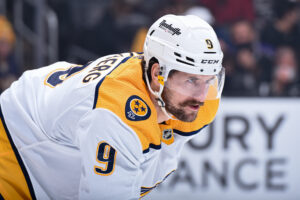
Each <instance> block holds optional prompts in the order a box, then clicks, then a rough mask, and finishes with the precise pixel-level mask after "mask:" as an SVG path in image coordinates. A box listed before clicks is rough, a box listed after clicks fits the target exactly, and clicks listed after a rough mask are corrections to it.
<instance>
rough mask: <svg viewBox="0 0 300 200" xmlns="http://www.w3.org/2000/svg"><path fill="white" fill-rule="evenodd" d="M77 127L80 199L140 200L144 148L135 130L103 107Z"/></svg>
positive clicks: (93, 111)
mask: <svg viewBox="0 0 300 200" xmlns="http://www.w3.org/2000/svg"><path fill="white" fill-rule="evenodd" d="M77 127H78V129H77V134H78V146H79V148H80V151H81V156H82V169H81V180H80V188H79V199H139V198H140V188H141V177H142V176H141V174H142V171H141V169H140V163H141V162H142V160H141V159H142V153H141V152H142V147H141V145H140V142H139V139H138V137H137V136H136V134H135V133H134V132H133V130H132V129H131V128H129V127H128V126H127V125H126V124H124V123H123V122H122V121H121V120H120V119H119V118H118V117H117V116H116V115H115V114H114V113H112V112H111V111H109V110H107V109H102V108H100V109H94V110H92V111H90V112H89V113H88V114H86V115H85V116H84V117H83V118H82V119H81V120H80V121H79V123H78V124H77Z"/></svg>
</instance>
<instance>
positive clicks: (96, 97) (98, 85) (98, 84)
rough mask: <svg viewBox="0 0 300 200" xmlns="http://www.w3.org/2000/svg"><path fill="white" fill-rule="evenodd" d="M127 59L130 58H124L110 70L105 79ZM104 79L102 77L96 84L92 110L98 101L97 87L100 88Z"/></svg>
mask: <svg viewBox="0 0 300 200" xmlns="http://www.w3.org/2000/svg"><path fill="white" fill-rule="evenodd" d="M129 58H131V57H130V56H129V57H126V58H124V59H123V60H122V61H121V62H120V63H119V64H118V65H117V66H116V67H115V68H114V69H113V70H111V72H109V73H108V74H106V75H105V77H106V76H107V75H109V74H110V73H112V72H113V71H114V70H115V69H117V67H119V66H120V65H121V64H122V63H124V62H126V61H127V60H128V59H129ZM105 77H103V78H102V79H101V80H100V81H99V83H97V86H96V91H95V99H94V105H93V109H95V108H96V104H97V100H98V94H99V91H98V90H99V87H100V86H101V84H102V82H103V81H104V79H105Z"/></svg>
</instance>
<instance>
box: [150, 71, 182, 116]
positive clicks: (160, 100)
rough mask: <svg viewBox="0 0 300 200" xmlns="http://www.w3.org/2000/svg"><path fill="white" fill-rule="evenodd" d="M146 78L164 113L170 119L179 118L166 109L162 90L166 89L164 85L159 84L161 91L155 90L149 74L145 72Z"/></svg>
mask: <svg viewBox="0 0 300 200" xmlns="http://www.w3.org/2000/svg"><path fill="white" fill-rule="evenodd" d="M145 79H146V83H147V86H148V89H149V90H150V92H151V93H152V94H153V95H154V96H155V97H156V100H157V104H158V105H159V107H160V108H161V110H162V111H163V113H164V114H165V115H166V116H167V117H168V118H169V119H173V120H177V118H175V117H174V116H173V115H172V114H170V113H168V112H167V110H166V104H165V102H164V100H163V99H162V97H161V94H162V91H163V89H164V86H163V85H161V84H160V86H159V91H158V92H156V91H153V90H152V88H151V86H150V82H149V78H148V76H147V74H146V73H145Z"/></svg>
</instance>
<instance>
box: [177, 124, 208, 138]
mask: <svg viewBox="0 0 300 200" xmlns="http://www.w3.org/2000/svg"><path fill="white" fill-rule="evenodd" d="M206 126H207V125H204V126H203V127H202V128H200V129H198V130H196V131H192V132H182V131H180V130H177V129H174V130H173V132H174V133H177V134H178V135H181V136H191V135H195V134H197V133H198V132H199V131H201V130H202V129H204V128H205V127H206Z"/></svg>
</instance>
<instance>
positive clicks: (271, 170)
mask: <svg viewBox="0 0 300 200" xmlns="http://www.w3.org/2000/svg"><path fill="white" fill-rule="evenodd" d="M168 13H173V14H193V15H197V16H199V17H201V18H203V19H204V20H206V21H207V22H208V23H210V24H211V25H212V26H213V27H214V29H215V31H216V33H217V35H218V37H219V39H220V42H221V46H222V49H223V52H224V61H223V66H224V67H225V68H226V81H225V86H224V91H223V99H222V104H221V106H220V111H219V113H218V117H217V119H216V120H215V122H214V123H213V125H212V126H210V128H207V130H204V131H203V132H204V134H199V135H197V136H196V137H195V138H194V139H193V140H192V141H191V142H189V143H188V145H187V147H186V148H185V149H184V152H183V156H182V158H181V162H180V164H179V165H180V169H181V170H177V171H176V172H174V174H175V175H173V176H170V178H168V179H169V180H166V181H165V182H164V183H162V184H160V186H159V187H158V189H157V190H156V191H153V192H152V193H151V194H150V195H149V197H148V196H146V197H145V199H171V198H172V199H183V198H185V199H186V200H187V199H264V200H267V199H287V200H290V199H300V176H299V174H300V173H299V170H300V158H298V156H297V151H299V150H300V149H299V145H298V144H299V142H300V133H299V129H298V126H297V125H298V118H299V117H298V116H299V114H298V113H300V103H299V102H300V99H299V98H298V97H299V96H300V70H299V66H300V1H298V0H148V1H147V0H84V1H83V0H0V93H1V92H2V91H3V90H5V89H6V88H7V87H9V86H10V84H11V83H12V82H13V81H14V80H16V79H17V78H18V77H19V76H20V75H21V74H22V73H23V72H24V71H25V70H29V69H35V68H38V67H42V66H46V65H48V64H50V63H53V62H56V61H58V60H61V61H62V60H63V61H68V62H73V63H77V64H84V63H86V62H88V61H91V60H94V59H96V58H98V57H101V56H104V55H107V54H112V53H121V52H128V51H139V52H141V51H143V50H142V47H143V42H144V38H145V35H146V32H147V29H148V27H149V26H150V25H151V24H152V23H153V22H154V21H155V20H156V19H158V18H159V17H161V16H162V15H164V14H168ZM172 177H173V178H172ZM164 195H165V196H164Z"/></svg>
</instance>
